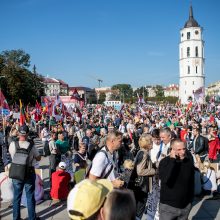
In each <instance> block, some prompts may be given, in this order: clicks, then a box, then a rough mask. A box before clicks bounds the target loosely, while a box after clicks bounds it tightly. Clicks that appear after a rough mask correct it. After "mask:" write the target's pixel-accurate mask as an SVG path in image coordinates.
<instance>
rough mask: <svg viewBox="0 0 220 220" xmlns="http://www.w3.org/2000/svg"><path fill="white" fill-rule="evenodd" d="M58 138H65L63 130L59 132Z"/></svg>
mask: <svg viewBox="0 0 220 220" xmlns="http://www.w3.org/2000/svg"><path fill="white" fill-rule="evenodd" d="M58 139H59V140H61V141H63V140H64V135H63V132H59V133H58Z"/></svg>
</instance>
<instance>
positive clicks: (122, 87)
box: [112, 84, 133, 102]
mask: <svg viewBox="0 0 220 220" xmlns="http://www.w3.org/2000/svg"><path fill="white" fill-rule="evenodd" d="M112 90H118V91H119V93H118V95H117V96H116V97H115V100H122V101H125V102H130V101H131V99H132V96H133V90H132V87H131V85H130V84H116V85H113V86H112Z"/></svg>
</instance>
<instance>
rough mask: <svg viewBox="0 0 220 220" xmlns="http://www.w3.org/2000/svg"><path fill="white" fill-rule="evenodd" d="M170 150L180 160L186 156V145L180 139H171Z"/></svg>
mask: <svg viewBox="0 0 220 220" xmlns="http://www.w3.org/2000/svg"><path fill="white" fill-rule="evenodd" d="M170 146H171V149H172V151H174V153H175V155H176V156H177V157H179V158H180V159H181V160H183V159H184V158H185V156H186V145H185V142H183V141H182V140H180V139H173V140H172V141H171V145H170Z"/></svg>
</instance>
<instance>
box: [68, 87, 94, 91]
mask: <svg viewBox="0 0 220 220" xmlns="http://www.w3.org/2000/svg"><path fill="white" fill-rule="evenodd" d="M74 89H76V90H84V91H95V90H94V89H91V88H89V87H84V86H71V87H69V90H70V91H72V90H74Z"/></svg>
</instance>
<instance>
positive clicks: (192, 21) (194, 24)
mask: <svg viewBox="0 0 220 220" xmlns="http://www.w3.org/2000/svg"><path fill="white" fill-rule="evenodd" d="M190 27H199V24H198V22H197V21H196V20H195V19H194V17H193V8H192V3H191V4H190V7H189V20H188V21H187V22H186V23H185V26H184V28H190Z"/></svg>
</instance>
